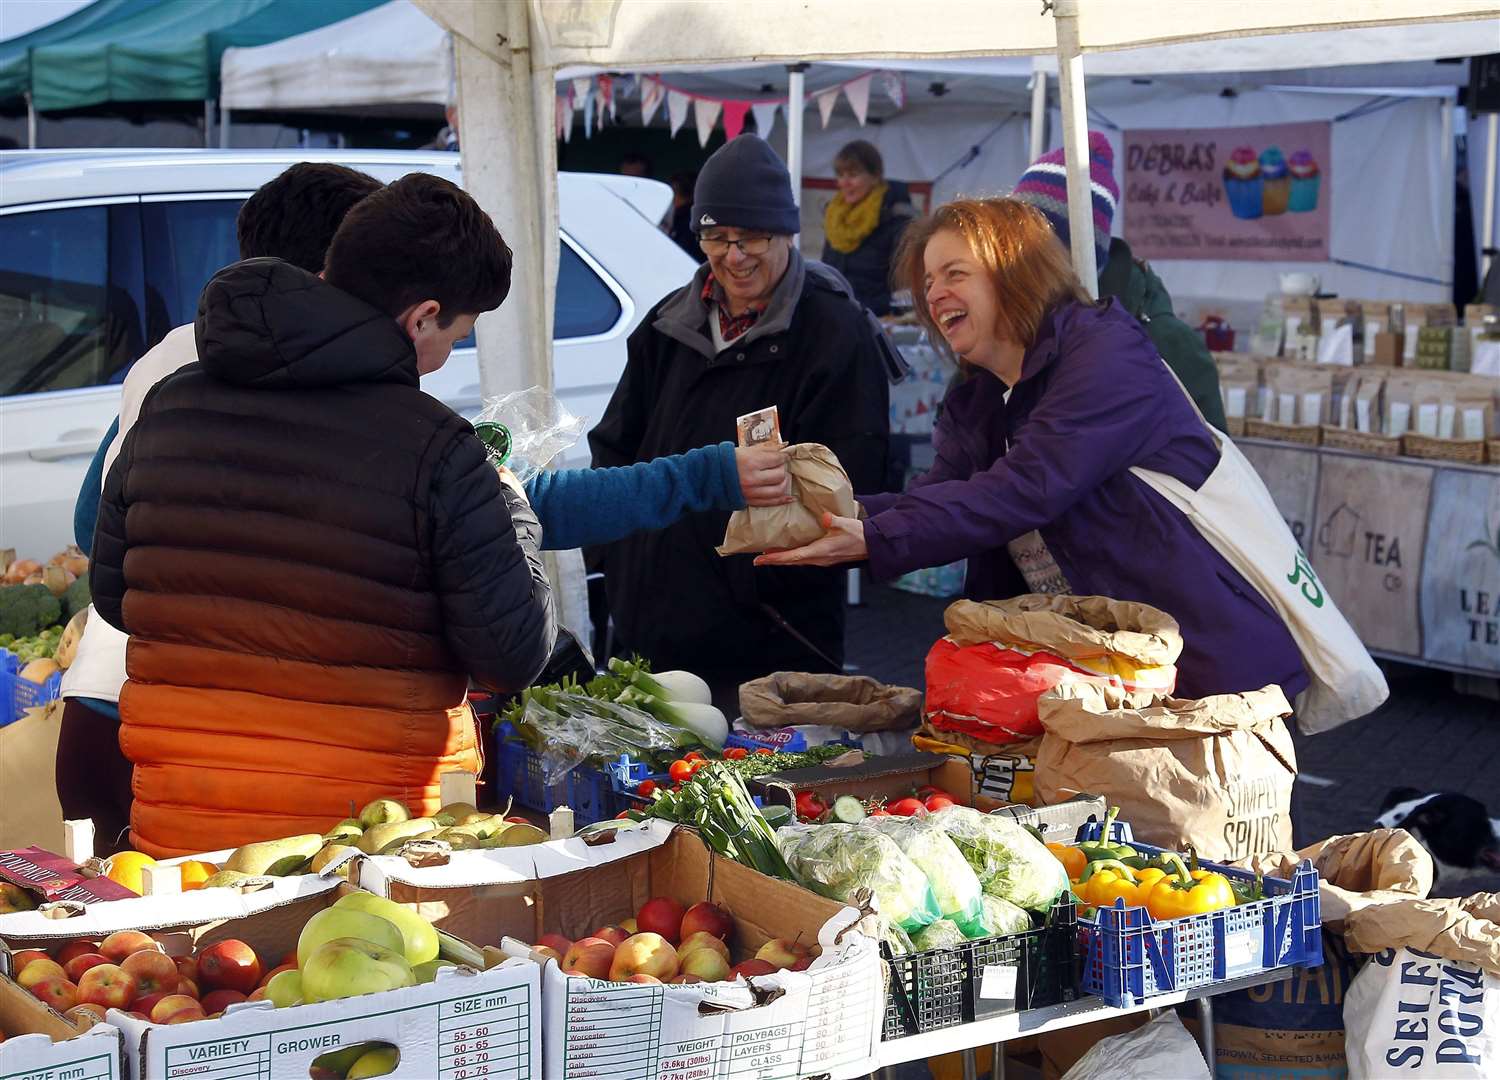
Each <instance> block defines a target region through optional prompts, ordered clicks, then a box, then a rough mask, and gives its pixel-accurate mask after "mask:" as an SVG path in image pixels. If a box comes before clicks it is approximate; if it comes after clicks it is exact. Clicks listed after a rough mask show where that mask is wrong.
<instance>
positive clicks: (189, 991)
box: [177, 976, 203, 998]
mask: <svg viewBox="0 0 1500 1080" xmlns="http://www.w3.org/2000/svg"><path fill="white" fill-rule="evenodd" d="M177 993H179V994H186V995H187V996H188V997H190V998H200V997H202V996H203V991H201V990H199V989H198V984H197V983H195V982H194V981H193V980H192V979H184V978H182V977H181V976H178V979H177Z"/></svg>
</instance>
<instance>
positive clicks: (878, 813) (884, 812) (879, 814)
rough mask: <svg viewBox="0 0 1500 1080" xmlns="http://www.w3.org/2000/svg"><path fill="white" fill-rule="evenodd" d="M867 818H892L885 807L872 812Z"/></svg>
mask: <svg viewBox="0 0 1500 1080" xmlns="http://www.w3.org/2000/svg"><path fill="white" fill-rule="evenodd" d="M865 816H866V817H890V816H891V812H890V811H889V810H887V809H886V808H885V807H883V806H877V807H876V808H875V809H873V810H871V811H870V812H869V813H868V814H867V815H865Z"/></svg>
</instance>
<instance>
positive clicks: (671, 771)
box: [667, 758, 693, 784]
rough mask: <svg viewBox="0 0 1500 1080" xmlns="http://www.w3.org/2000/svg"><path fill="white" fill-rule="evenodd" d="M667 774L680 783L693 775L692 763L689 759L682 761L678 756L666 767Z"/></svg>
mask: <svg viewBox="0 0 1500 1080" xmlns="http://www.w3.org/2000/svg"><path fill="white" fill-rule="evenodd" d="M667 775H668V776H670V777H671V778H672V779H673V780H676V781H677V782H678V783H679V784H680V783H682V782H683V781H684V780H687V779H689V778H690V777H691V776H692V775H693V763H692V762H691V761H683V760H682V759H681V758H678V759H677V760H676V761H674V762H672V764H671V766H669V767H668V769H667Z"/></svg>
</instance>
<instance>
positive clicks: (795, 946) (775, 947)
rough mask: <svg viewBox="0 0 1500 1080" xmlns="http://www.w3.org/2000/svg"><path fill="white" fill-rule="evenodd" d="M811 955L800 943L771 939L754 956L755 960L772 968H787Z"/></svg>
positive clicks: (809, 950)
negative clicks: (761, 961)
mask: <svg viewBox="0 0 1500 1080" xmlns="http://www.w3.org/2000/svg"><path fill="white" fill-rule="evenodd" d="M811 954H812V950H811V949H809V948H808V947H807V946H806V945H804V944H802V942H800V941H788V940H787V939H786V938H772V939H771V940H770V941H768V942H766V943H765V944H764V945H762V946H761V947H760V949H759V951H758V952H756V954H755V959H757V960H764V961H765V962H766V963H768V964H770V965H771V966H772V967H779V968H789V967H791V966H792V965H793V964H795V963H796V962H797V961H798V960H801V959H802V958H803V957H806V956H810V955H811Z"/></svg>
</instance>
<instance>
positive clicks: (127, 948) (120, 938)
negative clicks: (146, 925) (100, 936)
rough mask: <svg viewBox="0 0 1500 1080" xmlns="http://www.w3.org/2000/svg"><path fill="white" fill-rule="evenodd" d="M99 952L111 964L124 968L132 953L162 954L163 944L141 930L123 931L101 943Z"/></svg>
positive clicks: (111, 935)
mask: <svg viewBox="0 0 1500 1080" xmlns="http://www.w3.org/2000/svg"><path fill="white" fill-rule="evenodd" d="M99 951H100V952H101V953H103V954H104V955H105V956H107V957H109V961H110V963H112V964H121V965H122V966H123V962H124V960H125V958H126V957H127V956H129V955H130V954H131V953H138V952H144V951H150V952H161V944H160V943H159V942H158V941H157V940H156V939H155V938H153V937H152V936H151V935H150V934H143V933H141V932H140V931H139V930H121V931H118V932H117V933H113V934H110V935H109V937H107V938H105V939H104V940H103V941H101V942H100V943H99Z"/></svg>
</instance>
